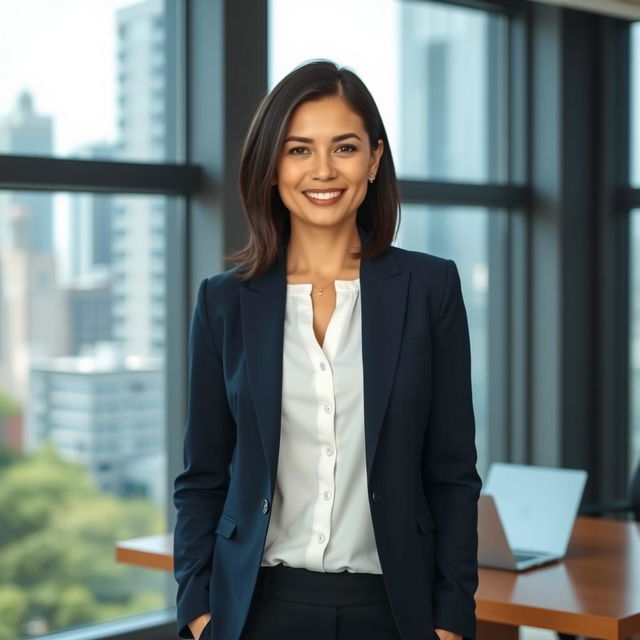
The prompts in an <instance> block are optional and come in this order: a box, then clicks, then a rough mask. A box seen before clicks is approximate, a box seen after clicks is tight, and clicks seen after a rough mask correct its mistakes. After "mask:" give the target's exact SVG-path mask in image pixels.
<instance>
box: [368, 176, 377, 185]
mask: <svg viewBox="0 0 640 640" xmlns="http://www.w3.org/2000/svg"><path fill="white" fill-rule="evenodd" d="M375 179H376V177H375V176H369V182H370V183H371V184H373V183H374V181H375Z"/></svg>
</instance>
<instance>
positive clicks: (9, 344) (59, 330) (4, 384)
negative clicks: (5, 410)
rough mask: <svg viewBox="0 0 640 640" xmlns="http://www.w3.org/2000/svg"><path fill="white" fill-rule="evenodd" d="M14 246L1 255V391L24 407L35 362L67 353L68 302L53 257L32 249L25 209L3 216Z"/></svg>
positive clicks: (14, 206) (17, 206) (14, 207)
mask: <svg viewBox="0 0 640 640" xmlns="http://www.w3.org/2000/svg"><path fill="white" fill-rule="evenodd" d="M3 213H4V214H5V216H6V218H7V221H8V235H9V237H10V238H11V242H10V244H8V245H7V246H6V247H3V248H2V250H1V251H0V388H1V389H4V390H5V391H7V392H8V393H10V394H11V395H12V396H14V397H16V398H18V399H19V400H21V401H23V400H24V399H25V398H26V394H27V383H28V373H29V368H30V364H31V362H32V361H33V359H34V358H43V357H56V356H60V355H64V354H65V353H67V345H68V334H67V316H66V311H67V310H66V305H65V299H64V296H63V294H62V290H61V288H60V284H59V282H58V275H57V269H56V262H55V259H54V256H53V254H51V253H36V252H33V251H31V250H30V249H29V233H28V229H29V217H28V211H27V210H26V209H25V208H24V205H22V204H18V203H13V204H12V205H11V208H10V209H9V210H5V211H4V212H3Z"/></svg>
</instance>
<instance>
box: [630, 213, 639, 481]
mask: <svg viewBox="0 0 640 640" xmlns="http://www.w3.org/2000/svg"><path fill="white" fill-rule="evenodd" d="M630 266H631V278H630V284H631V292H630V293H631V296H630V307H631V325H630V326H631V354H630V356H631V357H630V362H631V434H630V436H631V447H630V452H629V455H630V456H631V457H630V459H629V469H630V470H631V472H632V473H633V471H634V470H635V468H636V467H637V466H638V464H640V209H636V210H635V211H633V213H632V214H631V265H630Z"/></svg>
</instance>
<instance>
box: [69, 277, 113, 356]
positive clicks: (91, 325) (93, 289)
mask: <svg viewBox="0 0 640 640" xmlns="http://www.w3.org/2000/svg"><path fill="white" fill-rule="evenodd" d="M66 295H67V307H68V309H69V333H70V339H69V351H70V354H71V355H83V354H84V353H86V352H87V351H89V352H90V351H91V348H92V347H93V346H94V345H95V344H97V343H101V342H110V341H111V340H112V338H113V330H112V319H111V307H112V304H113V300H112V298H113V296H112V292H111V276H110V273H109V271H108V270H107V269H104V270H103V271H98V270H94V271H93V272H91V273H87V274H85V275H84V276H82V277H79V278H76V279H75V280H74V281H73V283H72V284H71V286H70V287H68V288H67V290H66Z"/></svg>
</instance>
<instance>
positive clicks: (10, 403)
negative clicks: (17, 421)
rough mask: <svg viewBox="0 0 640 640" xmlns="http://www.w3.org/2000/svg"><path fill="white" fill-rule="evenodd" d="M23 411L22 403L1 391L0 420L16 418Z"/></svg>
mask: <svg viewBox="0 0 640 640" xmlns="http://www.w3.org/2000/svg"><path fill="white" fill-rule="evenodd" d="M20 411H21V406H20V403H19V402H18V401H17V400H16V399H15V398H13V397H12V396H10V395H9V394H8V393H7V392H6V391H3V390H2V389H0V418H3V417H5V416H14V415H16V414H18V413H20Z"/></svg>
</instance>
